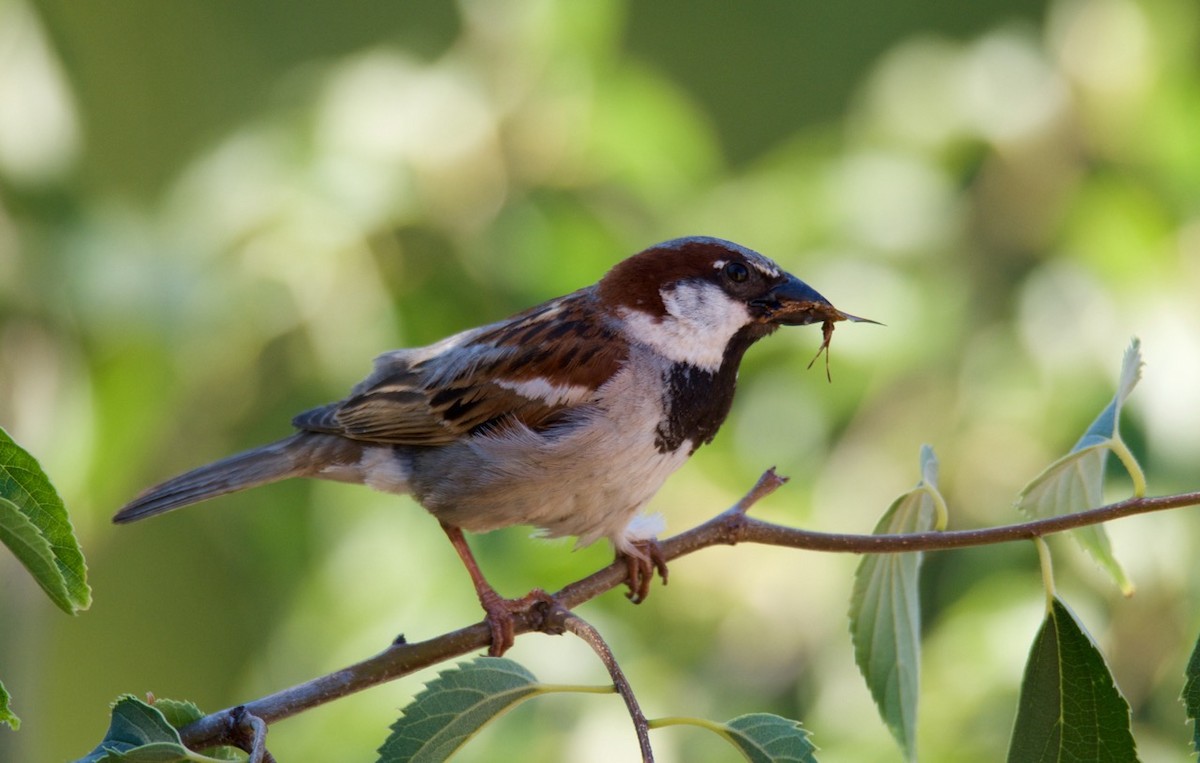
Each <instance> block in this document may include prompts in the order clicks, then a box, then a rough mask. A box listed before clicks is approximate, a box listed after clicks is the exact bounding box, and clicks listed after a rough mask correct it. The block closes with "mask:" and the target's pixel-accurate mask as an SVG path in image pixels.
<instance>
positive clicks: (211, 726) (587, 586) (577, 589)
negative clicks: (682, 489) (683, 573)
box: [180, 469, 1200, 749]
mask: <svg viewBox="0 0 1200 763" xmlns="http://www.w3.org/2000/svg"><path fill="white" fill-rule="evenodd" d="M784 481H785V480H784V478H782V477H779V476H778V475H776V474H775V471H774V469H771V470H768V471H767V472H766V473H765V474H763V476H762V477H761V478H760V479H759V481H758V484H756V485H755V486H754V488H752V489H751V490H750V492H749V493H747V494H746V496H745V497H743V498H742V500H741V501H739V502H738V503H737V504H736V505H735V506H733V507H731V508H730V509H728V510H726V511H725V512H723V513H721V514H719V515H717V516H715V517H713V518H712V519H710V520H708V521H707V522H705V523H703V524H701V525H698V526H697V527H694V528H692V529H691V530H688V531H686V532H683V533H680V534H679V535H676V536H674V537H672V538H669V539H667V540H665V541H663V542H662V544H661V547H662V553H663V557H664V558H665V559H667V560H668V561H669V560H671V559H677V558H679V557H681V556H684V555H686V554H690V553H692V552H694V551H698V550H699V549H702V548H706V547H708V546H718V545H734V544H737V543H762V544H766V545H773V546H786V547H788V548H800V549H808V550H813V551H834V552H846V553H858V554H879V553H892V552H900V551H937V550H944V549H952V548H965V547H968V546H982V545H989V544H994V543H1007V542H1011V541H1016V540H1030V539H1033V538H1039V537H1042V536H1045V535H1051V534H1054V533H1059V532H1063V531H1065V530H1072V529H1075V528H1078V527H1085V526H1087V525H1095V524H1100V523H1102V522H1108V521H1111V520H1113V519H1119V518H1121V517H1127V516H1132V515H1135V514H1145V513H1148V512H1151V511H1163V510H1166V509H1176V508H1182V507H1184V506H1196V505H1200V492H1192V493H1181V494H1178V495H1168V496H1159V497H1152V498H1131V499H1129V500H1126V501H1121V502H1119V503H1114V504H1110V505H1108V506H1102V507H1100V508H1097V509H1092V510H1090V511H1082V512H1079V513H1076V514H1067V515H1064V516H1060V517H1051V518H1049V519H1039V520H1034V521H1030V522H1020V523H1017V524H1012V525H1003V526H1000V527H989V528H985V529H979V530H955V531H949V532H924V533H913V534H909V535H854V534H839V533H821V532H812V531H809V530H800V529H796V528H793V527H785V526H783V525H777V524H774V523H771V522H764V521H762V520H759V519H755V518H753V517H750V516H747V514H746V512H747V510H748V509H749V508H750V507H751V506H752V505H753V504H754V503H755V502H757V501H758V500H761V499H762V498H764V497H766V496H767V495H769V494H771V493H772V492H774V491H775V490H776V489H778V488H779V486H780V485H782V484H783V483H784ZM626 572H627V571H626V569H625V565H624V564H623V563H620V562H615V563H613V564H611V565H609V566H608V567H605V568H603V569H601V570H599V571H597V572H595V573H592V574H591V575H589V576H587V577H585V578H583V579H581V580H578V581H576V582H574V583H571V584H570V585H568V586H566V587H565V588H563V589H562V590H560V591H559V592H558V593H556V594H554V596H553V598H554V599H555V600H556V601H557V602H558V604H559V605H560V606H562V607H563V608H565V609H568V610H569V609H574V608H575V607H577V606H579V605H580V604H583V603H584V602H586V601H589V600H591V599H594V598H596V597H597V596H599V595H600V594H602V593H605V592H606V591H609V590H610V589H612V588H616V587H617V586H619V585H622V584H623V583H624V581H625V577H626ZM540 606H542V605H540V603H539V604H534V605H532V606H531V608H530V610H529V611H526V612H518V613H515V614H514V618H515V621H516V622H515V630H516V633H518V634H521V633H528V632H529V631H531V630H540V629H546V618H545V617H544V616H543V613H542V612H541V611H540ZM489 639H490V634H489V631H488V628H487V626H486V625H485V624H484V623H476V624H475V625H471V626H469V627H466V628H462V629H460V630H456V631H453V632H451V633H447V634H444V635H441V636H438V637H436V638H432V639H430V640H428V641H422V642H417V643H412V644H404V643H400V644H393V645H392V646H390V647H388V648H387V649H385V650H384V651H382V652H380V653H379V654H377V655H375V656H374V657H371V658H368V659H366V660H363V661H362V662H359V663H356V664H354V665H351V666H349V667H346V668H343V669H341V670H338V671H335V672H333V673H330V674H328V675H325V676H321V677H319V678H315V679H313V680H311V681H308V682H306V683H303V684H299V685H297V686H294V687H292V688H290V689H284V690H282V691H279V692H276V693H275V694H271V695H269V696H266V697H263V698H261V699H257V700H254V701H253V702H247V703H246V704H245V705H244V707H245V711H246V712H248V713H250V714H251V715H253V716H255V717H257V718H261V719H262V720H263V721H264V722H266V723H267V724H271V723H274V722H275V721H278V720H281V719H283V718H287V717H290V716H292V715H295V714H296V713H299V712H302V711H304V710H307V709H310V708H312V707H315V706H317V705H321V704H324V703H326V702H329V701H332V700H334V699H338V698H341V697H344V696H346V695H349V694H353V693H355V692H359V691H362V690H363V689H366V688H369V687H371V686H376V685H378V684H381V683H385V682H387V681H391V680H393V679H396V678H400V677H401V676H405V675H408V674H409V673H412V672H414V671H416V670H419V669H421V668H424V667H428V666H429V665H435V664H437V663H439V662H445V661H446V660H449V659H452V658H454V657H458V656H460V655H464V654H467V653H469V652H472V651H475V650H477V649H482V648H486V647H487V646H488V644H489ZM234 709H236V708H234ZM234 709H227V710H222V711H220V712H217V713H214V714H212V715H209V716H206V717H204V718H201V719H200V720H198V721H196V722H195V723H192V724H190V725H188V726H186V727H184V728H183V729H181V730H180V736H181V737H182V739H183V742H184V744H186V745H187V746H189V747H191V748H193V749H200V748H204V747H211V746H214V745H217V744H229V743H230V738H229V736H228V734H229V729H230V728H232V726H231V725H230V714H231V713H232V712H233V710H234Z"/></svg>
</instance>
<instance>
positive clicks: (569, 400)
mask: <svg viewBox="0 0 1200 763" xmlns="http://www.w3.org/2000/svg"><path fill="white" fill-rule="evenodd" d="M839 320H865V319H859V318H856V317H854V316H850V315H848V314H846V313H843V312H841V311H839V310H837V309H835V308H834V307H833V306H832V305H831V304H830V303H829V301H828V300H826V299H825V298H824V297H822V296H821V295H820V294H819V293H817V292H816V291H815V290H814V289H812V288H811V287H810V286H808V285H807V284H805V283H804V282H803V281H801V280H800V279H798V278H796V277H795V276H793V275H791V274H789V273H787V272H785V271H784V270H782V269H781V268H780V267H779V266H778V265H776V264H775V263H774V262H772V261H771V260H769V259H768V258H766V257H764V256H763V255H761V254H758V253H757V252H754V251H752V250H750V249H747V248H745V247H743V246H739V245H738V244H735V243H733V242H731V241H725V240H722V239H718V238H709V237H689V238H679V239H674V240H671V241H666V242H664V243H661V244H658V245H656V246H652V247H650V248H649V249H646V250H645V251H643V252H641V253H639V254H635V255H633V256H632V257H629V258H628V259H625V260H623V261H622V262H620V263H618V264H617V265H615V266H614V267H613V268H612V269H611V270H609V271H608V273H607V274H606V275H605V276H604V277H603V278H601V279H600V281H599V282H598V283H596V284H594V285H592V286H588V287H586V288H583V289H580V290H578V291H575V292H573V293H571V294H567V295H566V296H563V297H559V298H557V299H552V300H550V301H549V302H545V303H543V304H541V305H538V306H537V307H533V308H530V309H528V310H525V311H524V312H521V313H518V314H516V315H514V316H512V317H511V318H508V319H507V320H503V321H500V322H498V323H492V324H489V325H486V326H481V327H478V328H473V329H469V330H466V331H463V332H461V333H458V334H455V335H453V336H451V337H448V338H446V339H443V340H441V341H440V342H437V343H435V344H431V345H429V346H427V347H420V348H413V349H402V350H394V351H392V352H387V353H384V354H383V355H380V356H379V357H378V358H376V359H375V364H374V369H373V371H372V372H371V373H370V375H368V376H367V378H366V379H365V380H364V381H362V382H361V383H359V384H358V385H357V386H355V387H354V388H353V389H352V390H351V392H350V395H349V396H348V397H347V398H345V399H344V400H341V401H339V402H336V403H331V404H329V405H325V406H322V407H319V408H314V409H313V410H310V411H306V412H304V413H301V414H299V415H298V416H296V417H295V418H294V419H293V420H292V425H293V426H294V427H295V429H296V430H297V431H296V432H295V433H294V434H292V435H291V436H289V437H285V438H283V439H281V440H278V441H277V442H273V443H270V444H268V445H264V446H261V447H258V448H254V449H252V450H248V451H245V452H242V453H238V454H236V455H233V456H230V457H228V458H225V459H222V460H220V461H216V462H215V463H211V464H208V465H207V466H201V467H199V468H197V469H193V470H192V471H189V472H187V473H185V474H182V475H180V476H178V477H175V478H173V479H170V480H167V481H166V482H163V483H162V484H160V485H157V486H155V487H151V488H149V489H147V490H146V491H144V492H143V493H142V494H141V495H139V496H138V497H137V498H135V499H134V500H133V501H131V502H130V503H129V504H128V505H126V506H125V507H124V508H122V509H121V510H120V511H119V512H118V513H117V514H116V515H115V516H114V517H113V521H114V522H117V523H125V522H132V521H134V520H138V519H144V518H146V517H149V516H153V515H155V514H161V513H163V512H165V511H170V510H172V509H176V508H179V507H181V506H186V505H189V504H193V503H197V502H199V501H204V500H207V499H209V498H214V497H217V496H220V495H225V494H227V493H233V492H235V491H239V490H245V489H247V488H251V487H256V486H258V485H263V484H266V483H270V482H276V481H278V480H283V479H287V478H291V477H310V478H317V479H325V480H337V481H341V482H352V483H361V484H365V485H367V486H369V487H372V488H374V489H376V490H380V491H383V492H386V493H398V494H407V495H411V496H412V497H413V498H414V499H415V500H416V501H417V503H419V504H420V505H421V506H423V507H424V508H425V509H426V510H427V511H429V513H431V514H432V515H433V516H434V517H435V518H436V519H438V520H439V522H440V523H441V526H442V528H443V530H444V531H445V533H446V535H447V536H448V537H449V538H450V541H451V543H452V544H453V545H454V548H455V550H456V551H457V552H458V554H459V556H460V558H461V559H462V562H463V564H464V565H465V566H466V568H467V572H468V574H469V575H470V577H471V580H472V582H473V584H474V586H475V590H476V594H477V595H478V597H479V600H480V603H481V604H482V606H483V609H484V611H485V613H486V615H487V618H486V619H487V623H488V626H489V628H490V632H491V648H490V652H491V653H492V654H493V655H499V654H502V653H503V652H504V651H506V650H507V649H508V647H509V646H511V645H512V643H513V628H514V625H513V612H515V611H518V610H519V609H520V608H521V607H522V606H527V605H528V604H529V603H531V599H534V598H543V597H546V598H548V597H547V595H546V594H544V593H543V592H541V591H535V592H532V593H531V594H530V595H529V596H526V597H523V598H521V599H505V598H503V597H501V596H500V594H498V593H497V592H496V591H495V589H494V588H492V586H491V585H490V584H489V583H488V582H487V580H486V578H485V577H484V575H483V573H482V572H481V571H480V568H479V565H478V564H477V563H476V561H475V559H474V557H473V555H472V554H471V550H470V548H469V546H468V545H467V542H466V539H465V537H464V536H463V531H464V530H465V531H468V532H473V533H483V532H488V531H490V530H495V529H498V528H501V527H508V526H511V525H532V526H534V527H536V528H539V529H540V530H541V532H542V533H543V534H544V535H545V536H547V537H562V536H575V537H577V538H578V544H579V545H586V544H590V543H592V542H594V541H596V540H598V539H600V538H606V539H607V540H608V541H609V542H610V543H611V544H612V546H613V548H614V549H615V551H616V553H617V556H618V558H623V559H624V560H625V562H626V564H627V569H628V577H627V581H626V582H627V584H628V586H629V593H628V594H627V595H628V596H629V597H630V598H631V599H632V600H633V601H634V602H635V603H636V602H639V601H641V600H643V599H645V597H646V595H647V594H648V593H649V586H650V582H651V581H652V579H653V575H654V572H655V571H657V572H658V574H659V576H660V577H662V579H663V582H664V583H665V582H666V579H667V571H666V565H665V563H664V561H663V558H662V556H661V553H660V552H659V550H658V546H657V542H656V540H655V538H654V536H655V533H656V531H657V530H658V529H660V528H658V527H655V526H654V522H652V521H648V520H649V519H650V518H648V517H644V516H639V515H640V513H641V511H642V509H643V507H644V506H645V505H646V504H647V503H648V502H649V501H650V499H651V498H652V497H653V496H654V494H655V493H656V492H657V491H658V489H659V488H660V487H661V486H662V484H663V482H664V481H665V480H666V479H667V477H668V476H669V475H670V474H671V473H672V472H674V471H675V470H677V469H679V467H681V466H682V465H683V464H684V462H686V461H687V459H688V457H689V456H691V455H692V454H693V453H694V452H695V451H696V449H697V448H699V447H700V446H701V445H704V444H706V443H709V442H711V441H712V439H713V437H714V436H715V435H716V433H717V429H718V428H719V427H720V426H721V423H722V422H723V421H724V420H725V417H726V416H727V415H728V414H729V410H730V406H731V405H732V402H733V395H734V387H735V385H736V381H737V372H738V366H739V364H740V363H741V360H742V356H743V355H744V354H745V352H746V350H747V349H748V348H749V347H750V346H751V345H752V344H754V343H755V342H756V341H758V340H759V339H762V338H763V337H765V336H767V335H768V334H771V333H772V332H774V331H775V330H776V329H778V328H779V327H780V326H795V325H805V324H811V323H817V322H821V323H823V324H824V328H825V342H824V343H823V344H822V349H826V348H827V345H828V338H829V335H830V333H831V331H832V325H833V322H834V321H839Z"/></svg>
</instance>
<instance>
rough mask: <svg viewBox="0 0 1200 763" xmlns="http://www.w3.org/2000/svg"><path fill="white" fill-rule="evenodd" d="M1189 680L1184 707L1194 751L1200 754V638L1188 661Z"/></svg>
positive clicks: (1183, 698) (1185, 682)
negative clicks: (1189, 725) (1189, 723)
mask: <svg viewBox="0 0 1200 763" xmlns="http://www.w3.org/2000/svg"><path fill="white" fill-rule="evenodd" d="M1184 675H1185V676H1186V678H1187V680H1186V681H1184V684H1183V696H1182V697H1181V699H1182V700H1183V706H1184V708H1185V710H1186V711H1187V717H1188V720H1189V721H1191V722H1192V749H1193V750H1195V751H1196V752H1200V722H1198V721H1197V719H1200V638H1198V639H1197V640H1196V646H1195V647H1194V648H1193V649H1192V658H1191V659H1190V660H1188V665H1187V672H1186V673H1185V674H1184Z"/></svg>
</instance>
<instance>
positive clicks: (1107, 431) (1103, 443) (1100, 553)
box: [1017, 338, 1146, 596]
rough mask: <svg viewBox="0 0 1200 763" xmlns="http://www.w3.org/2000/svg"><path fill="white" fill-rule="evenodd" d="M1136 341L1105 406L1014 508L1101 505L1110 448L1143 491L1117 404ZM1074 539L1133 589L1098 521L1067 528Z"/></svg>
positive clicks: (1053, 512)
mask: <svg viewBox="0 0 1200 763" xmlns="http://www.w3.org/2000/svg"><path fill="white" fill-rule="evenodd" d="M1141 368H1142V356H1141V343H1140V342H1139V341H1138V340H1137V338H1134V339H1133V341H1131V342H1130V343H1129V348H1128V349H1127V350H1126V351H1125V358H1124V360H1123V362H1122V364H1121V380H1120V383H1119V384H1118V385H1117V394H1116V395H1114V396H1113V399H1112V401H1111V402H1110V403H1109V404H1108V405H1107V406H1105V408H1104V410H1103V411H1101V412H1100V415H1099V416H1097V417H1096V420H1095V421H1093V422H1092V425H1091V426H1089V427H1088V429H1087V431H1086V432H1084V434H1083V437H1080V438H1079V441H1078V442H1077V443H1075V447H1073V448H1072V449H1071V452H1070V453H1068V454H1067V455H1065V456H1063V457H1062V458H1060V459H1058V460H1057V461H1055V462H1054V463H1052V464H1050V466H1048V467H1046V469H1045V470H1044V471H1043V472H1042V473H1041V474H1039V475H1038V476H1037V477H1034V479H1033V481H1031V482H1030V483H1029V484H1028V485H1026V486H1025V488H1024V489H1023V490H1022V491H1021V494H1020V495H1019V496H1018V497H1017V508H1018V509H1020V510H1021V511H1023V512H1025V514H1027V515H1028V516H1031V517H1034V518H1037V519H1041V518H1046V517H1055V516H1061V515H1064V514H1075V513H1078V512H1081V511H1087V510H1088V509H1094V508H1097V507H1099V506H1102V505H1103V504H1104V468H1105V464H1106V461H1107V459H1108V454H1109V451H1112V452H1113V453H1116V454H1117V456H1118V457H1119V458H1120V460H1121V463H1122V464H1123V465H1124V466H1125V468H1126V470H1127V471H1128V472H1129V474H1130V476H1131V477H1132V478H1133V483H1134V491H1133V492H1134V494H1135V495H1139V496H1140V495H1143V494H1144V493H1145V490H1146V478H1145V475H1144V474H1143V473H1142V469H1141V466H1139V465H1138V463H1137V460H1136V459H1134V457H1133V454H1132V453H1130V452H1129V448H1128V447H1127V446H1126V445H1125V442H1124V441H1123V440H1122V439H1121V434H1120V431H1119V423H1120V418H1121V406H1122V405H1123V404H1124V402H1125V399H1126V398H1127V397H1129V393H1130V392H1132V391H1133V388H1134V387H1135V386H1136V385H1137V382H1138V379H1139V378H1141ZM1071 535H1072V536H1073V537H1074V538H1075V540H1076V541H1077V542H1078V543H1079V544H1080V545H1081V546H1083V548H1084V549H1085V550H1086V551H1087V552H1088V554H1089V555H1091V557H1092V558H1093V559H1095V560H1096V562H1097V563H1098V564H1099V565H1100V566H1101V567H1102V568H1103V569H1104V570H1106V571H1107V572H1108V574H1109V575H1110V576H1112V579H1113V581H1114V582H1115V583H1116V584H1117V585H1118V586H1119V587H1120V589H1121V592H1122V593H1124V594H1125V595H1126V596H1130V595H1132V594H1133V583H1132V582H1131V581H1130V580H1129V576H1128V575H1126V574H1125V570H1124V568H1122V567H1121V564H1120V562H1118V561H1117V559H1116V557H1115V556H1114V555H1113V552H1112V546H1111V544H1110V543H1109V542H1108V533H1107V531H1105V529H1104V526H1103V525H1091V526H1088V527H1081V528H1079V529H1076V530H1072V531H1071Z"/></svg>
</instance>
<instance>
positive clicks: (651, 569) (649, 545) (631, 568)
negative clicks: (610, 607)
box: [617, 538, 667, 604]
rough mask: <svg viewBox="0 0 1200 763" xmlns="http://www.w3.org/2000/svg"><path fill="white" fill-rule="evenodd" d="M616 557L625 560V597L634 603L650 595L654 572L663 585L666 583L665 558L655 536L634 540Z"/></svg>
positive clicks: (638, 602) (639, 602)
mask: <svg viewBox="0 0 1200 763" xmlns="http://www.w3.org/2000/svg"><path fill="white" fill-rule="evenodd" d="M617 558H618V559H624V560H625V585H627V586H629V590H628V591H626V592H625V597H626V598H627V599H629V600H630V601H632V602H633V603H634V604H641V603H642V602H643V601H645V600H646V597H647V596H649V595H650V583H651V582H653V581H654V573H656V572H657V573H658V576H659V577H660V578H662V582H663V585H666V584H667V559H666V557H665V556H663V552H662V546H660V545H658V540H656V539H655V538H647V539H645V540H638V541H634V543H633V548H632V549H631V550H630V551H622V552H618V553H617Z"/></svg>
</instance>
